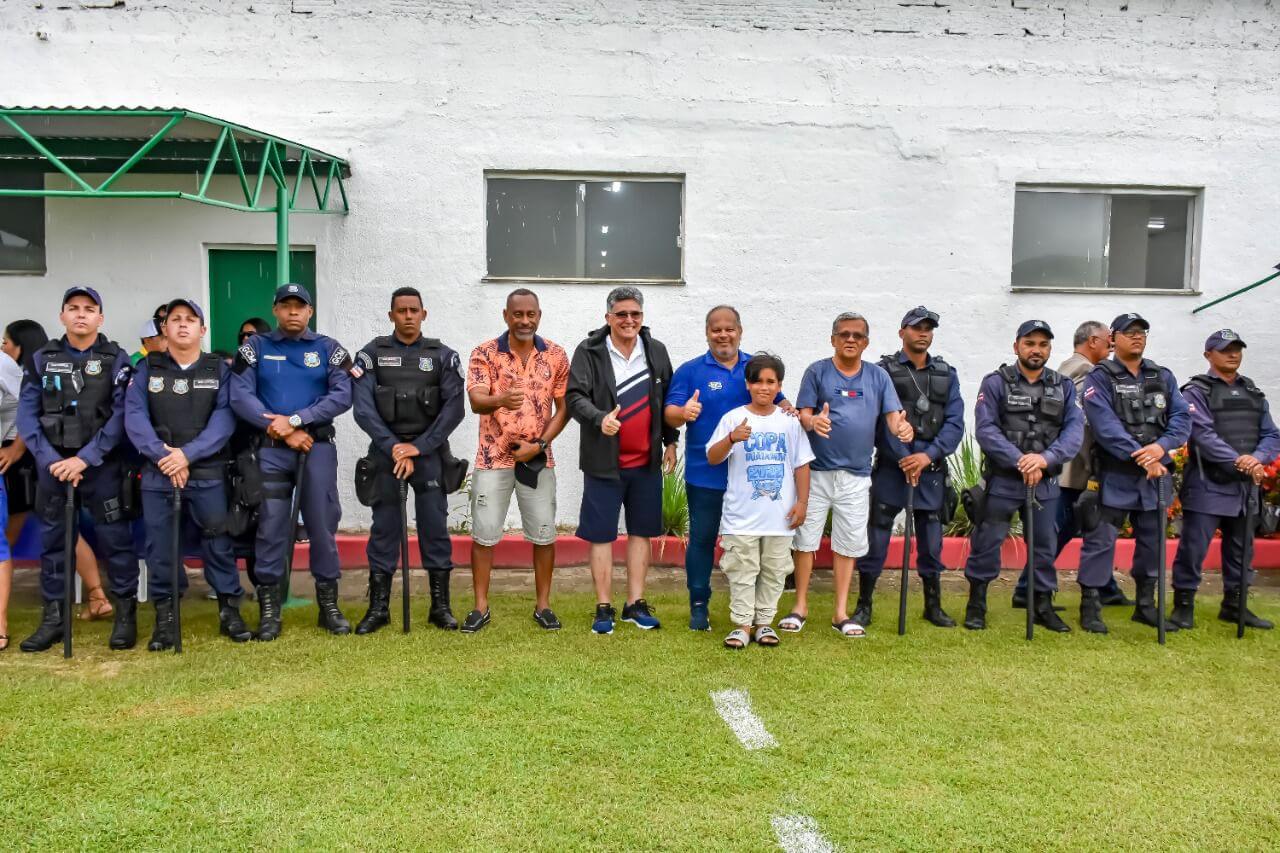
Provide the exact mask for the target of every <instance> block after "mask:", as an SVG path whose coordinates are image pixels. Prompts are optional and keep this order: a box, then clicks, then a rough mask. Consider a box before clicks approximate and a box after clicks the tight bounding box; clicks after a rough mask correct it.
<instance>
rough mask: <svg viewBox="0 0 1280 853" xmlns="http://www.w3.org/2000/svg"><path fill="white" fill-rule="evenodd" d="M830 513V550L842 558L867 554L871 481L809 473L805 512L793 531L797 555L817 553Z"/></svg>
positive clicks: (837, 473)
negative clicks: (800, 523) (802, 520)
mask: <svg viewBox="0 0 1280 853" xmlns="http://www.w3.org/2000/svg"><path fill="white" fill-rule="evenodd" d="M827 510H831V550H832V551H834V552H835V553H837V554H839V555H840V556H842V557H861V556H862V555H863V554H865V553H867V547H868V546H867V516H868V513H869V512H870V510H871V478H870V477H860V476H858V475H857V474H854V473H851V472H849V471H814V470H813V469H812V468H811V469H810V473H809V508H808V512H807V513H806V514H805V517H804V524H802V525H800V529H799V530H797V531H796V538H795V541H794V543H793V546H792V547H794V548H795V549H796V550H797V551H817V550H818V546H819V545H821V544H822V531H823V528H825V527H826V525H827Z"/></svg>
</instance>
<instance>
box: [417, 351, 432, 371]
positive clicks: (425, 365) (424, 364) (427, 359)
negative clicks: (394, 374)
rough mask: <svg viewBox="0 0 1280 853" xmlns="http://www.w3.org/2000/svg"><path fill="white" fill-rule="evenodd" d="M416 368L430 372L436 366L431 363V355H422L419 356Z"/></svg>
mask: <svg viewBox="0 0 1280 853" xmlns="http://www.w3.org/2000/svg"><path fill="white" fill-rule="evenodd" d="M418 369H419V370H421V371H422V372H423V373H430V372H431V371H433V370H435V369H436V366H435V365H434V364H432V363H431V356H429V355H424V356H423V357H422V358H419V359H418Z"/></svg>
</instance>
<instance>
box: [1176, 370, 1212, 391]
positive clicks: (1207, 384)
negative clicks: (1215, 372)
mask: <svg viewBox="0 0 1280 853" xmlns="http://www.w3.org/2000/svg"><path fill="white" fill-rule="evenodd" d="M1191 387H1195V388H1199V389H1200V390H1201V391H1203V392H1204V393H1206V394H1208V393H1210V392H1212V391H1213V377H1212V376H1210V375H1209V374H1207V373H1198V374H1196V375H1195V376H1192V377H1191V378H1190V379H1188V380H1187V381H1186V382H1185V383H1184V384H1183V386H1182V387H1181V388H1180V389H1178V390H1180V391H1186V390H1187V389H1188V388H1191Z"/></svg>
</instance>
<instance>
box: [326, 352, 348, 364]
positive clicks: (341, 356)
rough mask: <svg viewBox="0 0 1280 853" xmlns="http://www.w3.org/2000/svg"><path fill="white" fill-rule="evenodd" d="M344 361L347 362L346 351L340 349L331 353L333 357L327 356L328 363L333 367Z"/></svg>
mask: <svg viewBox="0 0 1280 853" xmlns="http://www.w3.org/2000/svg"><path fill="white" fill-rule="evenodd" d="M346 360H347V351H346V350H345V349H343V348H342V347H338V348H337V349H335V350H334V351H333V355H331V356H329V363H330V364H332V365H333V366H334V367H337V366H338V365H340V364H342V362H344V361H346Z"/></svg>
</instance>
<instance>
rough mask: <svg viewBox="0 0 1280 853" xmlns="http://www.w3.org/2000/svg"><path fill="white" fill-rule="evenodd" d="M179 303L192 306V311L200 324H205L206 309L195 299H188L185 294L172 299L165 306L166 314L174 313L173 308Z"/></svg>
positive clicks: (188, 306)
mask: <svg viewBox="0 0 1280 853" xmlns="http://www.w3.org/2000/svg"><path fill="white" fill-rule="evenodd" d="M179 305H185V306H186V307H187V308H190V309H191V313H192V314H195V315H196V318H197V319H198V320H199V321H200V325H201V326H203V325H204V309H203V308H201V307H200V303H199V302H196V301H195V300H194V299H187V298H186V297H184V296H179V297H178V298H177V299H174V300H172V301H170V302H169V304H168V305H166V306H165V309H164V313H165V316H166V317H167V316H168V315H169V314H171V313H173V309H174V308H177V307H178V306H179Z"/></svg>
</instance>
